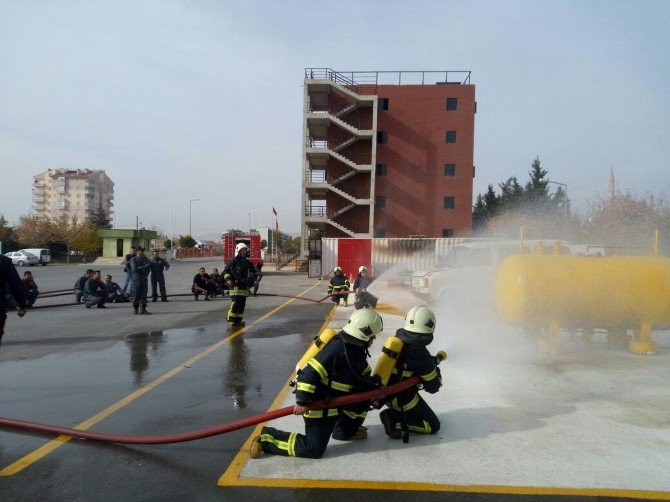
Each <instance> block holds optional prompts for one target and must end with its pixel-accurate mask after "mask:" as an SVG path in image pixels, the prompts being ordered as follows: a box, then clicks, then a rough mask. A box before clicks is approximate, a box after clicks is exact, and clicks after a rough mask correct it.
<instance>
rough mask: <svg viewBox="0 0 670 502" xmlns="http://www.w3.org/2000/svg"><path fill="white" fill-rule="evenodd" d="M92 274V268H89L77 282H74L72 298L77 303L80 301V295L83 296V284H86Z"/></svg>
mask: <svg viewBox="0 0 670 502" xmlns="http://www.w3.org/2000/svg"><path fill="white" fill-rule="evenodd" d="M92 275H93V270H91V269H90V268H89V269H88V270H86V272H84V275H82V276H81V277H80V278H79V279H77V282H75V283H74V300H75V301H76V302H77V303H81V297H82V296H84V286H86V281H88V280H89V279H90V278H91V276H92Z"/></svg>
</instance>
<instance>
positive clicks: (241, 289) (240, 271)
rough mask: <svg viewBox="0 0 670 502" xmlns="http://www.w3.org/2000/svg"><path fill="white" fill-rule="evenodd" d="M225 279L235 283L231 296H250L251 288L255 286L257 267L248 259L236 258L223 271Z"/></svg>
mask: <svg viewBox="0 0 670 502" xmlns="http://www.w3.org/2000/svg"><path fill="white" fill-rule="evenodd" d="M223 278H224V280H226V281H233V287H232V288H231V289H230V295H231V296H235V295H242V296H248V295H249V288H250V287H251V286H253V284H254V279H255V278H256V267H255V266H254V264H253V263H251V262H250V261H249V260H247V259H246V258H243V257H241V256H236V257H235V258H233V259H232V260H230V261H229V262H228V264H227V265H226V267H225V268H224V269H223Z"/></svg>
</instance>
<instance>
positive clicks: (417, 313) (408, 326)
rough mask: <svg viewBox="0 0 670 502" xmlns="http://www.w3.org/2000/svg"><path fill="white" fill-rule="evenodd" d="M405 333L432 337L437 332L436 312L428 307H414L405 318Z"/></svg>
mask: <svg viewBox="0 0 670 502" xmlns="http://www.w3.org/2000/svg"><path fill="white" fill-rule="evenodd" d="M403 328H404V329H405V331H411V332H412V333H423V334H426V335H430V334H432V333H433V331H435V312H433V309H431V308H430V307H429V306H427V305H419V306H418V307H412V308H411V309H410V311H409V312H407V316H406V317H405V325H404V326H403Z"/></svg>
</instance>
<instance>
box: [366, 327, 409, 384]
mask: <svg viewBox="0 0 670 502" xmlns="http://www.w3.org/2000/svg"><path fill="white" fill-rule="evenodd" d="M402 347H403V343H402V340H401V339H400V338H398V337H395V336H392V337H390V338H389V339H387V340H386V343H384V347H382V353H381V355H380V356H379V359H378V360H377V364H376V365H375V370H374V371H373V372H372V376H373V377H378V378H379V381H380V382H381V384H382V385H386V384H387V383H388V381H389V378H391V372H392V371H393V368H395V365H396V363H397V362H398V356H399V355H400V352H401V351H402Z"/></svg>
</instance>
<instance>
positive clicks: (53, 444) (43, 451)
mask: <svg viewBox="0 0 670 502" xmlns="http://www.w3.org/2000/svg"><path fill="white" fill-rule="evenodd" d="M319 284H321V282H320V281H319V282H317V283H316V284H314V285H313V286H310V287H309V288H307V289H306V290H304V291H303V292H301V293H299V294H298V295H296V296H302V295H304V294H305V293H307V292H308V291H310V290H312V289H314V288H315V287H316V286H318V285H319ZM295 300H296V299H295V298H291V299H290V300H287V301H285V302H284V303H282V304H281V305H279V306H278V307H276V308H274V309H273V310H271V311H270V312H268V313H267V314H264V315H263V316H261V317H259V318H258V319H256V320H255V321H254V322H252V323H251V324H250V325H249V326H245V327H243V328H241V329H239V330H237V331H235V332H234V333H232V334H231V335H229V336H227V337H226V338H224V339H223V340H221V341H220V342H217V343H215V344H214V345H210V346H209V347H207V348H206V349H205V350H203V351H202V352H200V353H199V354H196V355H195V356H193V357H192V358H191V359H189V360H188V361H186V362H183V363H181V364H180V365H179V366H177V367H176V368H174V369H172V370H170V371H168V372H167V373H165V374H163V375H161V376H159V377H158V378H156V379H155V380H153V381H151V382H150V383H148V384H147V385H145V386H144V387H142V388H140V389H137V390H136V391H135V392H133V393H131V394H128V395H127V396H126V397H124V398H123V399H121V400H119V401H117V402H116V403H114V404H112V405H111V406H108V407H107V408H105V409H104V410H102V411H101V412H100V413H97V414H96V415H93V416H92V417H91V418H88V419H86V420H85V421H83V422H81V423H80V424H78V425H76V426H75V427H73V428H74V429H78V430H82V431H85V430H87V429H89V428H91V427H93V426H94V425H95V424H97V423H98V422H100V421H101V420H103V419H105V418H107V417H108V416H109V415H111V414H112V413H114V412H116V411H118V410H120V409H121V408H123V407H125V406H127V405H128V404H130V403H132V402H133V401H135V400H136V399H137V398H139V397H141V396H143V395H144V394H146V393H147V392H149V391H150V390H152V389H154V388H155V387H158V386H159V385H160V384H162V383H163V382H165V381H167V380H169V379H170V378H172V377H173V376H175V375H177V374H178V373H180V372H181V371H182V370H184V369H185V368H187V367H189V366H192V365H193V364H194V363H196V362H198V361H199V360H201V359H202V358H203V357H206V356H208V355H209V354H211V353H212V352H214V351H215V350H217V349H219V348H221V347H223V346H224V345H225V344H226V343H228V342H230V341H231V340H234V339H235V338H237V337H238V336H240V335H241V334H242V333H244V332H245V331H246V330H248V329H249V328H251V327H252V326H255V325H256V324H258V323H260V322H262V321H264V320H265V319H267V318H268V317H270V316H271V315H273V314H275V313H276V312H278V311H279V310H281V309H283V308H284V307H286V306H287V305H288V304H289V303H291V302H293V301H295ZM70 439H72V436H58V437H57V438H56V439H53V440H51V441H49V442H48V443H47V444H45V445H44V446H41V447H40V448H38V449H36V450H34V451H33V452H31V453H29V454H28V455H26V456H24V457H22V458H20V459H19V460H17V461H16V462H14V463H12V464H10V465H8V466H7V467H5V468H4V469H2V470H1V471H0V476H12V475H14V474H16V473H18V472H21V471H22V470H23V469H25V468H26V467H28V466H29V465H31V464H34V463H35V462H37V461H38V460H40V459H41V458H43V457H45V456H46V455H48V454H49V453H51V452H52V451H54V450H55V449H57V448H59V447H60V446H62V445H64V444H65V443H67V442H68V441H69V440H70Z"/></svg>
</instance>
